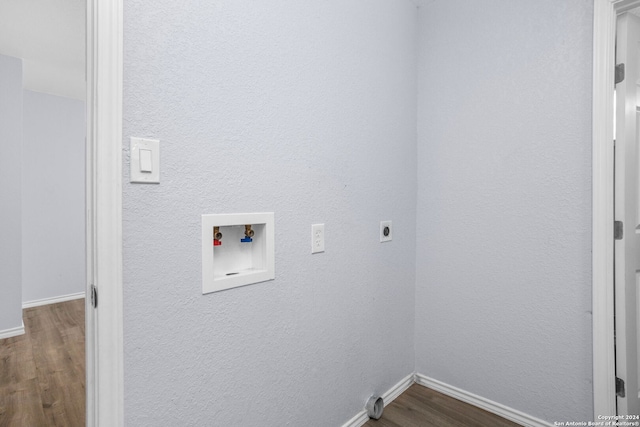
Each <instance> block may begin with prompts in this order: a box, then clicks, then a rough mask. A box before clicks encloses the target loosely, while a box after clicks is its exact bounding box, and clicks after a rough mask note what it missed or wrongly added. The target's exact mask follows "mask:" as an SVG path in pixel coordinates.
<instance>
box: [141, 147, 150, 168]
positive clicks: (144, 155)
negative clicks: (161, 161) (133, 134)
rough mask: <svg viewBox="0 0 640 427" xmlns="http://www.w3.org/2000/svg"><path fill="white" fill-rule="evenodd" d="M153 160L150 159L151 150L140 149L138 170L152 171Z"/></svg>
mask: <svg viewBox="0 0 640 427" xmlns="http://www.w3.org/2000/svg"><path fill="white" fill-rule="evenodd" d="M152 165H153V160H151V150H146V149H143V148H141V149H140V172H145V173H151V172H153V166H152Z"/></svg>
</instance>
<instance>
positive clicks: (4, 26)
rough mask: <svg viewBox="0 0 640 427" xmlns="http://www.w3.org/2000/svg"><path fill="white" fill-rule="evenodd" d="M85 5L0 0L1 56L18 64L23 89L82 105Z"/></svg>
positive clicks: (81, 1)
mask: <svg viewBox="0 0 640 427" xmlns="http://www.w3.org/2000/svg"><path fill="white" fill-rule="evenodd" d="M85 1H86V0H0V54H3V55H7V56H13V57H16V58H22V60H23V62H22V71H23V86H24V88H25V89H29V90H34V91H37V92H45V93H50V94H54V95H59V96H64V97H67V98H74V99H82V100H84V99H85V92H86V89H85V65H84V64H85Z"/></svg>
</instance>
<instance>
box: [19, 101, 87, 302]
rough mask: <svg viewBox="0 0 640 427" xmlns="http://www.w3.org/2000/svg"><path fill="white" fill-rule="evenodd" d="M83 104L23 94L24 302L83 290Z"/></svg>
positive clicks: (84, 278)
mask: <svg viewBox="0 0 640 427" xmlns="http://www.w3.org/2000/svg"><path fill="white" fill-rule="evenodd" d="M84 138H85V113H84V102H82V101H78V100H75V99H69V98H62V97H59V96H54V95H48V94H44V93H39V92H33V91H29V90H25V91H24V140H23V159H24V162H23V164H24V168H23V179H22V229H23V231H22V300H23V301H25V302H28V301H34V300H41V299H45V298H54V297H60V296H64V295H69V294H74V293H78V292H83V291H84V286H85V285H84V284H85V281H86V277H85V236H84V235H85V219H84V163H85V148H84Z"/></svg>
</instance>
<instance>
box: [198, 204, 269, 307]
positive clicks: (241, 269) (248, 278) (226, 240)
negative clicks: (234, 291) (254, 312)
mask: <svg viewBox="0 0 640 427" xmlns="http://www.w3.org/2000/svg"><path fill="white" fill-rule="evenodd" d="M274 278H275V256H274V237H273V212H264V213H243V214H210V215H202V293H203V294H207V293H209V292H217V291H222V290H225V289H230V288H235V287H238V286H244V285H250V284H252V283H258V282H264V281H267V280H273V279H274Z"/></svg>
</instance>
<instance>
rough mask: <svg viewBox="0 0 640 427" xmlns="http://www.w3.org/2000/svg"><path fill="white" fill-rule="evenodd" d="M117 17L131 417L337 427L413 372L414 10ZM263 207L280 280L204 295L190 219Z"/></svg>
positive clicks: (132, 8)
mask: <svg viewBox="0 0 640 427" xmlns="http://www.w3.org/2000/svg"><path fill="white" fill-rule="evenodd" d="M124 7H125V9H124V18H125V19H124V149H125V156H124V159H125V160H124V162H125V163H124V171H125V181H126V183H125V185H124V195H123V216H124V218H123V233H124V248H123V250H124V351H125V355H124V370H125V384H124V386H125V387H124V393H125V424H126V425H132V426H133V425H135V426H174V425H217V426H257V425H260V426H283V425H291V426H299V425H305V426H319V427H320V426H322V427H325V426H337V425H342V424H343V423H344V422H346V421H347V420H348V419H349V418H351V417H352V416H353V415H355V414H356V413H357V412H358V411H360V410H361V409H362V408H363V406H364V403H365V400H366V399H367V398H368V397H369V396H370V395H371V394H372V393H382V392H384V391H386V390H387V389H389V388H390V387H391V386H393V385H394V384H396V383H397V382H398V381H399V380H400V379H401V378H403V377H404V376H406V375H407V374H409V373H411V372H413V368H414V350H413V336H414V333H413V321H414V289H415V233H414V228H415V222H416V217H415V193H416V159H415V143H416V95H415V94H416V56H415V52H416V41H417V28H416V24H417V13H416V6H415V4H414V3H413V2H411V1H408V0H407V1H387V0H348V1H345V0H330V1H322V2H299V1H285V0H271V1H246V0H244V1H237V0H233V1H231V0H229V1H211V2H188V3H186V4H185V3H180V2H174V1H168V0H162V1H157V2H152V3H151V2H144V1H141V0H134V1H127V2H125V5H124ZM131 136H139V137H150V138H157V139H159V140H160V150H161V152H160V162H161V170H160V184H159V185H143V184H129V183H128V181H129V176H128V171H129V163H128V157H129V156H128V145H129V137H131ZM264 211H266V212H271V211H272V212H275V234H276V235H275V242H276V243H275V248H276V249H275V252H276V267H275V268H276V279H275V280H274V281H270V282H265V283H261V284H256V285H250V286H245V287H241V288H235V289H232V290H228V291H223V292H218V293H212V294H207V295H202V293H201V261H200V249H201V246H200V245H201V242H200V215H201V214H203V213H234V212H264ZM388 219H390V220H393V225H394V228H395V229H394V232H393V241H392V242H389V243H384V244H381V243H380V242H379V222H380V220H388ZM313 223H324V224H325V231H326V252H325V253H320V254H315V255H311V253H310V252H311V224H313Z"/></svg>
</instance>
